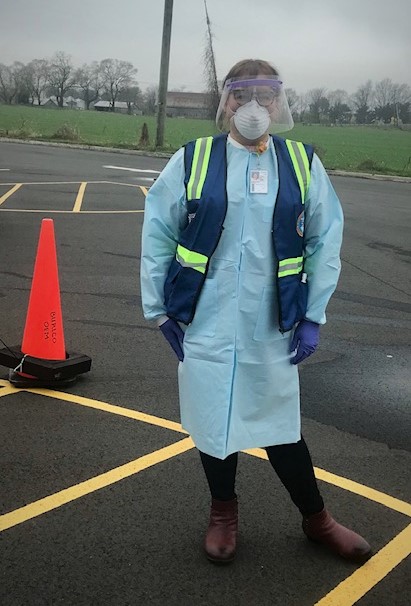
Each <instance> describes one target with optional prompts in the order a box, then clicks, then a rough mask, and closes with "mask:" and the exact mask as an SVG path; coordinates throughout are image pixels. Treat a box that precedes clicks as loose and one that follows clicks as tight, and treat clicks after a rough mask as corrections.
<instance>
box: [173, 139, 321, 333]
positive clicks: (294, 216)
mask: <svg viewBox="0 0 411 606" xmlns="http://www.w3.org/2000/svg"><path fill="white" fill-rule="evenodd" d="M272 138H273V141H274V145H275V150H276V154H277V160H278V173H279V189H278V194H277V199H276V203H275V209H274V215H273V242H274V250H275V254H276V257H277V259H278V262H281V261H283V260H286V261H285V263H286V262H287V260H292V259H294V258H298V257H303V247H304V242H303V240H304V238H303V231H302V225H303V213H304V203H303V200H302V195H301V189H300V185H299V183H298V179H297V175H296V172H295V170H294V167H293V163H292V160H291V157H290V153H289V151H288V149H287V145H286V143H285V141H284V140H283V139H281V138H280V137H276V136H272ZM226 141H227V135H226V134H223V135H217V136H216V137H213V142H212V148H211V155H210V160H209V164H208V170H207V174H206V178H205V182H204V186H203V188H202V193H201V197H200V199H198V200H188V199H187V210H188V223H187V226H186V227H185V229H184V230H183V231H182V233H181V235H180V242H179V244H180V245H181V246H182V247H184V249H187V250H188V251H194V252H196V253H200V255H204V257H206V258H207V259H208V262H207V264H206V267H205V269H204V270H202V271H198V270H197V269H195V268H193V267H189V266H183V265H182V264H181V262H179V261H178V260H177V258H175V259H173V261H172V262H171V265H170V268H169V271H168V275H167V279H166V282H165V286H164V299H165V305H166V309H167V315H168V316H169V317H170V318H174V319H175V320H177V321H179V322H182V323H183V324H190V322H191V321H192V319H193V317H194V313H195V309H196V305H197V301H198V298H199V295H200V292H201V288H202V286H203V284H204V280H205V278H206V275H207V270H208V265H209V261H210V258H211V256H212V255H213V253H214V251H215V249H216V248H217V245H218V242H219V240H220V237H221V234H222V231H223V229H224V228H223V223H224V219H225V216H226V212H227V190H226V182H227V157H226ZM194 146H195V141H191V142H190V143H188V144H187V145H186V146H185V155H184V160H185V181H184V183H185V187H186V190H187V185H188V182H189V179H190V175H191V167H192V163H193V154H194ZM304 148H305V150H306V152H307V156H308V160H309V166H310V168H311V162H312V157H313V148H312V147H311V146H309V145H304ZM190 219H191V220H190ZM273 263H274V259H273ZM284 273H286V272H284ZM301 276H302V271H301V270H300V271H299V272H298V273H294V274H291V275H285V276H281V277H280V276H278V277H277V292H278V303H279V326H280V330H281V332H286V331H288V330H291V329H292V328H293V326H294V325H295V323H296V322H298V321H299V320H301V319H303V318H304V314H305V311H306V306H307V288H308V285H307V283H305V282H304V281H302V280H301Z"/></svg>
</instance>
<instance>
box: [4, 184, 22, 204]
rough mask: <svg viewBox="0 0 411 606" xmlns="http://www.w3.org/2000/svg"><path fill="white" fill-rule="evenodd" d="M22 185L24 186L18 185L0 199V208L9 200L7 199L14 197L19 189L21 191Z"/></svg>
mask: <svg viewBox="0 0 411 606" xmlns="http://www.w3.org/2000/svg"><path fill="white" fill-rule="evenodd" d="M8 185H11V183H9V184H8ZM22 185H23V184H22V183H16V184H15V186H14V187H12V188H11V189H9V191H8V192H6V193H5V194H3V195H2V196H1V197H0V206H1V205H2V204H3V202H5V201H6V200H7V198H10V196H12V195H13V194H14V192H16V191H17V190H18V189H20V187H21V186H22Z"/></svg>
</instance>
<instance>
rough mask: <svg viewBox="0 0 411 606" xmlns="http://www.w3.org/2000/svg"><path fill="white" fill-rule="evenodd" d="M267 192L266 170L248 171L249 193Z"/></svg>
mask: <svg viewBox="0 0 411 606" xmlns="http://www.w3.org/2000/svg"><path fill="white" fill-rule="evenodd" d="M267 192H268V170H252V171H250V193H251V194H266V193H267Z"/></svg>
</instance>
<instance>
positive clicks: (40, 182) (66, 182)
mask: <svg viewBox="0 0 411 606" xmlns="http://www.w3.org/2000/svg"><path fill="white" fill-rule="evenodd" d="M79 183H82V181H25V182H24V183H21V185H78V184H79ZM87 183H107V181H87ZM0 185H14V183H1V184H0ZM133 187H138V186H137V185H133Z"/></svg>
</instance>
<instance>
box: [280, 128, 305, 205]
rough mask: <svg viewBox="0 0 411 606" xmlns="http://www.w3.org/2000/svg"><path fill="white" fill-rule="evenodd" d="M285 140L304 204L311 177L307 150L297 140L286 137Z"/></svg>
mask: <svg viewBox="0 0 411 606" xmlns="http://www.w3.org/2000/svg"><path fill="white" fill-rule="evenodd" d="M285 142H286V144H287V148H288V152H289V154H290V157H291V160H292V163H293V166H294V170H295V174H296V175H297V180H298V185H299V186H300V190H301V202H302V203H303V204H304V202H305V196H306V194H307V191H308V187H309V185H310V179H311V174H310V165H309V162H308V156H307V152H306V151H305V148H304V145H303V144H302V143H300V142H299V141H291V139H286V140H285Z"/></svg>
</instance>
